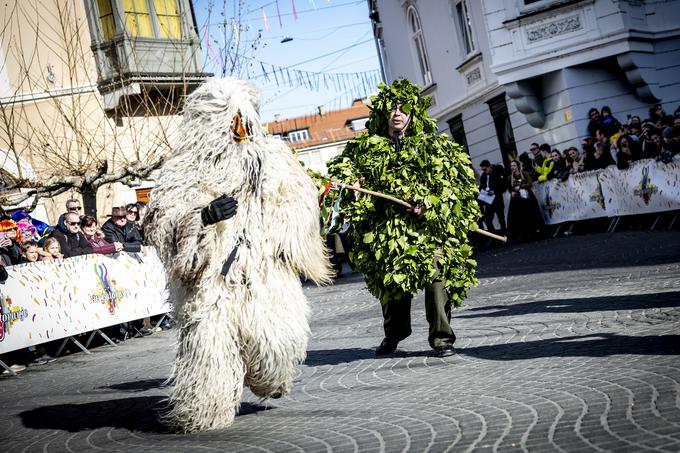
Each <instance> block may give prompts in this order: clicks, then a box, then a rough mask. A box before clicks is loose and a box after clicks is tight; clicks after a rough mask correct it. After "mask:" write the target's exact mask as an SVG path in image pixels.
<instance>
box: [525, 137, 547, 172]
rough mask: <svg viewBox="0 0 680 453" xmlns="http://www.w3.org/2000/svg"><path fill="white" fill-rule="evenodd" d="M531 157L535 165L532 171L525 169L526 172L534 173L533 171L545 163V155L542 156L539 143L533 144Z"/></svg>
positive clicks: (530, 147)
mask: <svg viewBox="0 0 680 453" xmlns="http://www.w3.org/2000/svg"><path fill="white" fill-rule="evenodd" d="M529 151H530V153H529V157H530V158H531V160H533V161H534V164H533V166H532V169H531V170H529V169H528V168H525V170H526V171H528V172H530V173H531V172H533V170H534V169H535V168H536V167H538V166H540V165H541V164H542V163H543V155H542V154H541V150H540V148H539V146H538V143H532V144H531V146H529Z"/></svg>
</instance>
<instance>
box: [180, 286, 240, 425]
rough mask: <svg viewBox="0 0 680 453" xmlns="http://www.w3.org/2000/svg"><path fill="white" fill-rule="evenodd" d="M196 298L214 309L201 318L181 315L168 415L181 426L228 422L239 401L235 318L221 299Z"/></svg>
mask: <svg viewBox="0 0 680 453" xmlns="http://www.w3.org/2000/svg"><path fill="white" fill-rule="evenodd" d="M196 302H198V305H201V306H204V307H205V306H213V307H214V309H212V310H211V311H210V312H208V313H204V314H203V316H202V317H201V319H197V320H196V319H195V320H191V319H184V320H182V321H183V322H182V325H181V326H180V329H179V345H178V349H177V357H176V359H175V366H174V369H173V376H172V379H171V380H172V383H173V385H174V387H173V388H172V391H171V393H170V402H171V404H172V406H171V407H172V409H171V412H170V413H169V414H168V418H169V422H170V423H171V424H172V425H173V426H175V427H176V428H177V429H179V430H181V431H184V432H193V431H206V430H214V429H221V428H226V427H228V426H230V425H231V424H232V423H233V421H234V417H235V415H236V413H237V412H238V408H239V405H240V402H241V395H242V393H243V377H244V374H245V367H244V364H243V361H242V360H241V354H240V353H239V347H238V344H237V341H236V339H237V333H236V326H235V325H234V324H235V322H236V321H235V320H234V319H232V318H233V317H230V316H229V314H228V310H229V309H228V308H227V307H225V304H224V303H223V302H224V301H221V302H220V301H218V302H217V303H215V298H213V299H207V298H203V299H202V300H201V299H199V300H196ZM213 304H214V305H213Z"/></svg>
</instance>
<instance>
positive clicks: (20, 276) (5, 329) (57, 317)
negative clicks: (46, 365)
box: [0, 248, 170, 354]
mask: <svg viewBox="0 0 680 453" xmlns="http://www.w3.org/2000/svg"><path fill="white" fill-rule="evenodd" d="M146 250H147V252H146V253H143V254H142V253H137V254H127V253H117V254H114V255H96V254H92V255H84V256H78V257H75V258H67V259H63V260H54V261H40V262H37V263H28V264H22V265H17V266H11V267H7V268H6V269H7V272H8V274H9V278H8V280H7V281H6V282H5V284H3V285H0V312H1V313H2V318H1V319H0V354H3V353H5V352H9V351H14V350H17V349H21V348H25V347H28V346H33V345H37V344H40V343H45V342H48V341H52V340H58V339H61V338H66V337H69V336H72V335H76V334H80V333H84V332H89V331H92V330H95V329H100V328H103V327H108V326H112V325H116V324H120V323H122V322H127V321H133V320H135V319H141V318H144V317H147V316H154V315H158V314H162V313H166V312H168V311H170V306H169V305H168V302H167V298H168V296H167V291H166V280H165V271H164V268H163V265H162V264H161V262H160V261H159V259H158V257H157V255H156V253H155V251H154V250H153V249H151V248H146Z"/></svg>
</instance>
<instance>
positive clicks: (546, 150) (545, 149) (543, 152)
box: [538, 143, 552, 160]
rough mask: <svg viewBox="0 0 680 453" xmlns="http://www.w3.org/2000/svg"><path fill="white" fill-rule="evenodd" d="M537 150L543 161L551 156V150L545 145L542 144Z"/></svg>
mask: <svg viewBox="0 0 680 453" xmlns="http://www.w3.org/2000/svg"><path fill="white" fill-rule="evenodd" d="M538 150H539V151H540V153H541V157H542V158H543V160H545V159H549V158H550V156H551V154H552V148H551V147H550V145H548V144H547V143H543V144H542V145H541V146H539V147H538Z"/></svg>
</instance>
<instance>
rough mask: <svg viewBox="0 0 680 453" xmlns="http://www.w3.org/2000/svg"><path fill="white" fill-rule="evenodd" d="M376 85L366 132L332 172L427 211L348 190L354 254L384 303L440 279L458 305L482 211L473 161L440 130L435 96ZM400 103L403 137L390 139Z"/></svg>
mask: <svg viewBox="0 0 680 453" xmlns="http://www.w3.org/2000/svg"><path fill="white" fill-rule="evenodd" d="M379 88H380V92H379V94H378V95H377V96H376V97H374V98H372V99H371V101H372V106H371V114H370V117H369V121H368V123H367V132H366V133H363V134H361V135H359V136H358V137H356V138H355V139H353V140H351V141H350V142H349V143H348V144H347V146H346V148H345V150H344V151H343V153H342V154H341V155H340V156H338V157H336V158H335V159H334V160H332V161H331V162H329V164H328V168H329V174H330V175H331V177H332V178H334V179H338V180H341V181H345V182H349V183H352V182H354V181H357V180H361V181H362V186H364V187H365V188H367V189H370V190H374V191H378V192H383V193H386V194H389V195H392V196H395V197H397V198H401V199H403V200H406V201H408V202H409V203H411V204H421V205H422V206H423V207H424V212H423V214H422V215H419V216H418V215H415V214H413V213H411V212H408V211H407V210H406V209H404V208H403V207H402V206H399V205H397V204H395V203H392V202H390V201H388V200H384V199H381V198H374V197H370V196H365V195H362V196H360V197H359V198H358V199H355V198H354V196H353V194H349V195H347V196H345V199H344V200H343V204H342V211H341V214H342V215H343V217H344V220H345V221H349V222H350V225H351V228H352V231H353V233H354V238H355V240H354V242H355V249H354V250H353V251H352V252H351V259H352V261H353V263H354V264H355V265H356V267H357V268H358V270H359V271H361V272H362V273H364V275H365V277H366V283H367V286H368V289H369V290H370V291H371V293H372V294H373V295H374V296H376V297H377V298H378V299H380V301H381V302H383V303H384V302H387V301H389V300H392V299H395V298H398V297H403V296H404V295H406V294H412V293H415V292H416V291H418V290H419V289H421V288H423V287H424V286H425V285H426V284H428V283H430V282H432V281H433V280H435V279H437V280H442V281H443V282H444V285H445V287H446V290H447V292H448V295H449V297H450V299H451V300H452V301H453V302H454V303H455V304H456V305H460V303H461V302H462V300H463V299H464V298H465V295H466V293H467V290H468V288H469V287H470V285H473V284H476V282H477V280H476V277H475V269H476V262H475V261H474V260H473V259H472V258H471V255H472V248H471V247H470V245H469V244H468V240H467V233H468V231H470V230H474V229H476V228H477V220H478V219H479V218H480V216H481V215H480V212H479V207H478V205H477V203H476V196H477V194H478V188H477V186H476V184H475V181H474V175H473V173H472V168H471V166H470V159H469V157H468V155H467V154H466V153H465V151H464V149H463V147H462V146H460V145H458V144H456V143H454V142H452V141H450V140H449V139H448V138H447V137H446V135H443V134H442V135H439V134H437V133H436V123H435V121H434V120H432V119H431V118H429V116H428V114H427V108H428V107H429V105H430V99H429V98H425V97H422V96H421V95H420V90H419V88H418V87H417V86H416V85H414V84H412V83H411V82H409V81H407V80H404V79H400V80H397V81H396V82H394V84H392V85H391V86H386V85H384V84H381V85H380V86H379ZM395 104H399V105H400V106H401V108H402V110H403V111H404V112H405V113H408V114H410V116H411V122H410V125H409V128H408V130H407V132H406V134H405V136H404V137H403V138H402V140H401V141H400V142H399V143H395V142H393V141H392V140H391V139H389V138H388V119H389V114H390V112H391V110H392V107H393V106H394V105H395Z"/></svg>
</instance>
